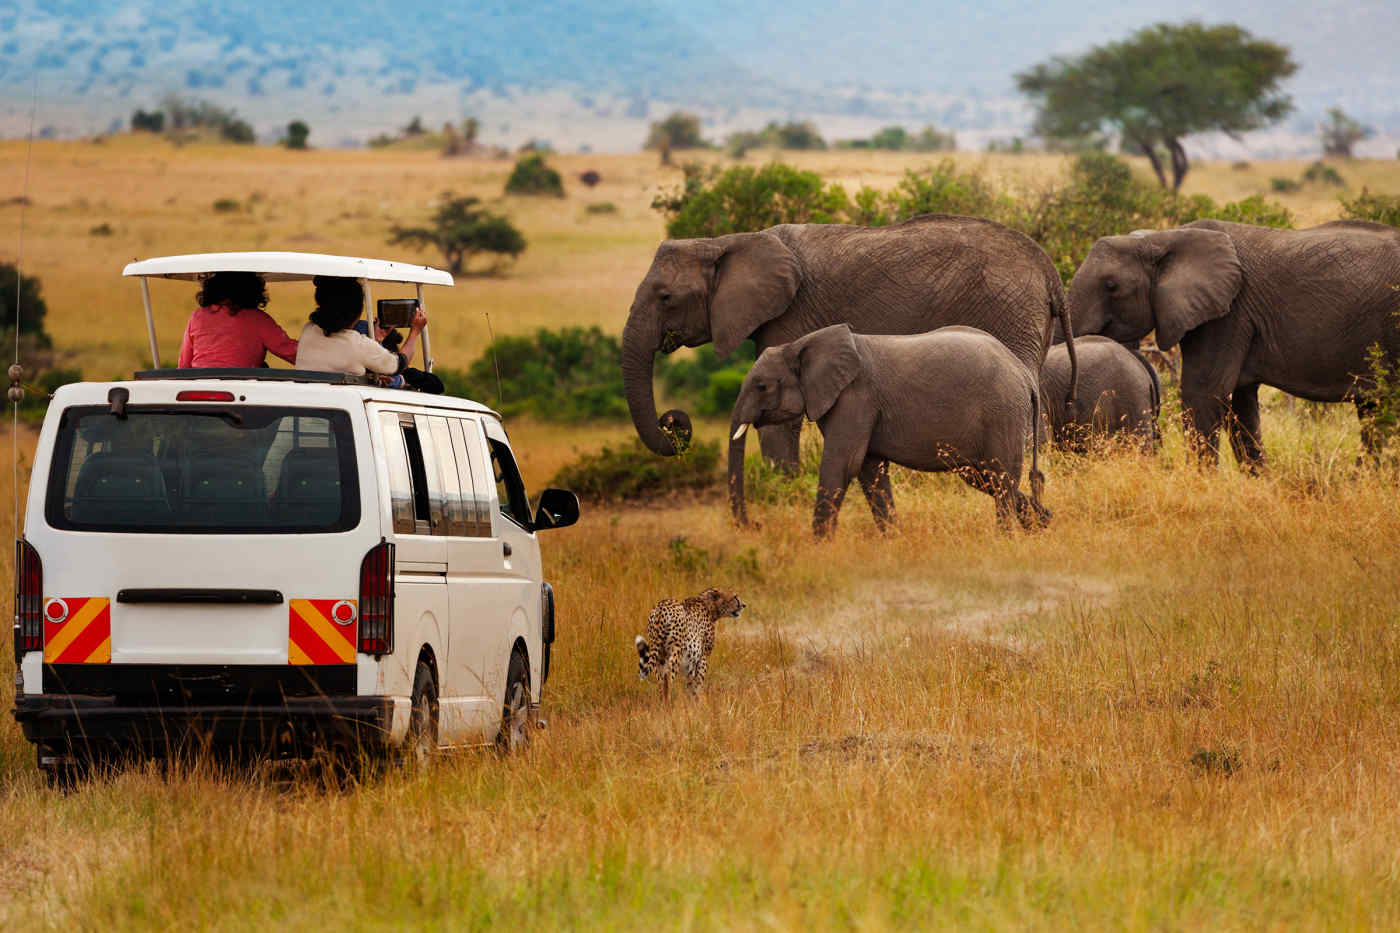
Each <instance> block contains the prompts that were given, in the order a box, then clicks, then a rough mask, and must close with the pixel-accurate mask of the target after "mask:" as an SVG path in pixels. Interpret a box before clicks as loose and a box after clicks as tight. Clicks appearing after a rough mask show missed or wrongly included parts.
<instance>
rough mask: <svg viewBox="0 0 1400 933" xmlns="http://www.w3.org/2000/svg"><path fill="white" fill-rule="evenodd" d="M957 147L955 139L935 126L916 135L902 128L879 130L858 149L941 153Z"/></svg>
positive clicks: (926, 128) (892, 127)
mask: <svg viewBox="0 0 1400 933" xmlns="http://www.w3.org/2000/svg"><path fill="white" fill-rule="evenodd" d="M956 147H957V137H955V136H954V135H953V134H952V133H944V132H942V131H940V130H939V129H938V128H937V127H935V126H926V127H924V128H923V129H922V130H921V131H920V132H919V134H918V135H911V134H910V133H909V131H908V130H906V129H905V128H904V127H902V126H887V127H885V128H884V129H882V130H880V131H879V132H878V133H876V134H875V135H874V136H871V137H870V141H869V142H868V143H867V144H866V145H864V146H859V147H853V148H860V149H867V148H868V149H892V150H896V151H898V150H908V151H910V152H942V151H944V150H946V149H954V148H956Z"/></svg>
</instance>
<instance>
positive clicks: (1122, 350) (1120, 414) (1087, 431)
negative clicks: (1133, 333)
mask: <svg viewBox="0 0 1400 933" xmlns="http://www.w3.org/2000/svg"><path fill="white" fill-rule="evenodd" d="M1075 348H1076V349H1077V350H1078V351H1079V399H1080V401H1079V405H1078V407H1077V411H1075V412H1069V411H1067V410H1065V409H1063V408H1061V407H1059V406H1058V405H1051V406H1048V408H1049V410H1048V411H1047V413H1046V414H1047V415H1048V417H1049V421H1050V437H1051V438H1053V439H1054V441H1055V445H1056V446H1057V447H1060V448H1061V449H1063V450H1075V451H1080V452H1082V451H1083V450H1085V449H1086V447H1087V444H1086V442H1087V441H1088V440H1089V439H1090V438H1091V437H1111V436H1113V435H1116V434H1132V435H1136V436H1137V437H1138V438H1139V439H1140V440H1141V441H1142V444H1143V447H1144V448H1145V449H1148V450H1155V449H1157V447H1158V446H1159V445H1160V443H1161V440H1162V433H1161V430H1160V429H1159V428H1158V425H1157V415H1158V413H1159V412H1160V411H1161V409H1162V383H1161V380H1160V379H1159V378H1158V377H1157V371H1156V370H1155V369H1153V368H1152V364H1151V363H1149V362H1147V360H1146V359H1144V358H1143V357H1142V355H1141V354H1139V353H1138V352H1137V351H1135V350H1131V349H1129V348H1128V347H1125V346H1123V345H1122V344H1120V343H1116V342H1114V341H1112V340H1109V339H1108V338H1107V337H1099V336H1087V337H1080V338H1079V339H1078V340H1077V341H1076V342H1075ZM1069 378H1070V363H1069V350H1068V348H1067V347H1066V346H1065V345H1064V344H1062V343H1057V344H1055V345H1054V346H1052V347H1051V348H1050V351H1049V352H1048V353H1046V354H1045V365H1044V366H1042V367H1041V368H1040V397H1041V398H1063V397H1064V392H1065V389H1066V388H1067V387H1068V386H1069ZM1071 415H1073V417H1071Z"/></svg>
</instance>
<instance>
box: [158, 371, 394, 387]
mask: <svg viewBox="0 0 1400 933" xmlns="http://www.w3.org/2000/svg"><path fill="white" fill-rule="evenodd" d="M136 378H137V379H138V380H140V381H146V380H155V379H252V380H256V381H258V382H318V383H328V384H330V385H345V386H374V385H378V384H379V383H377V382H375V381H374V379H373V378H371V377H370V376H352V375H350V374H348V373H325V372H318V371H316V370H312V369H268V368H266V367H254V368H250V369H222V368H217V369H216V368H210V369H138V370H137V371H136Z"/></svg>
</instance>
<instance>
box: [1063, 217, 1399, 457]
mask: <svg viewBox="0 0 1400 933" xmlns="http://www.w3.org/2000/svg"><path fill="white" fill-rule="evenodd" d="M1396 284H1400V231H1397V230H1396V229H1395V228H1394V227H1390V226H1387V225H1385V224H1374V223H1366V222H1362V221H1350V220H1339V221H1333V222H1332V223H1326V224H1321V225H1319V226H1316V227H1309V228H1307V229H1305V230H1278V229H1274V228H1270V227H1253V226H1249V225H1247V224H1235V223H1226V222H1224V221H1219V220H1198V221H1196V222H1195V223H1191V224H1187V225H1186V226H1184V227H1178V228H1175V229H1173V230H1160V231H1139V232H1137V233H1134V234H1130V235H1127V236H1110V237H1104V238H1103V239H1101V240H1099V241H1098V242H1097V243H1095V244H1094V247H1093V249H1091V250H1090V251H1089V255H1088V256H1087V257H1086V258H1085V260H1084V263H1083V265H1081V266H1080V267H1079V271H1078V272H1076V273H1075V276H1074V280H1073V282H1071V283H1070V289H1069V303H1070V312H1071V320H1072V321H1073V329H1074V332H1075V333H1076V334H1102V335H1104V336H1105V337H1109V338H1112V339H1113V340H1117V341H1119V342H1121V343H1129V344H1132V343H1135V342H1136V341H1137V340H1139V339H1141V338H1142V337H1144V336H1145V335H1146V334H1147V333H1148V332H1149V331H1154V330H1155V331H1156V333H1157V346H1158V347H1159V348H1160V349H1162V350H1170V349H1171V348H1172V347H1174V346H1175V345H1176V344H1177V343H1178V342H1180V344H1181V403H1182V408H1183V414H1184V417H1185V420H1186V427H1187V435H1188V437H1190V438H1191V440H1192V444H1193V448H1194V449H1195V450H1196V451H1197V452H1198V453H1199V454H1200V455H1201V456H1202V457H1203V458H1204V459H1205V460H1206V461H1207V462H1210V463H1214V462H1215V461H1216V458H1217V450H1216V444H1217V438H1218V434H1219V431H1220V426H1221V424H1222V423H1224V422H1225V421H1226V420H1227V417H1226V416H1227V414H1228V415H1229V416H1230V417H1229V419H1228V421H1229V427H1228V430H1229V435H1230V442H1231V446H1232V447H1233V448H1234V451H1235V456H1236V458H1237V459H1238V460H1239V461H1240V463H1241V464H1242V465H1244V466H1245V467H1246V468H1247V469H1250V470H1254V469H1257V468H1258V467H1260V466H1262V465H1263V463H1264V453H1263V448H1262V445H1261V436H1260V432H1259V394H1258V393H1259V386H1261V385H1270V386H1274V387H1275V388H1278V389H1282V390H1283V391H1285V392H1288V393H1289V394H1291V395H1296V396H1299V397H1300V398H1305V399H1311V400H1313V401H1318V402H1340V401H1346V400H1348V399H1351V400H1354V401H1355V403H1356V406H1357V411H1358V414H1360V415H1361V416H1363V424H1364V416H1365V415H1366V413H1367V412H1368V410H1369V409H1370V408H1371V407H1372V406H1374V404H1375V403H1374V402H1373V401H1372V400H1370V399H1369V398H1368V395H1367V392H1368V390H1369V389H1371V388H1372V386H1373V383H1372V380H1371V378H1370V373H1369V366H1368V364H1367V351H1368V348H1369V347H1371V346H1373V345H1380V347H1381V348H1382V349H1383V350H1384V351H1385V352H1386V354H1387V356H1388V357H1389V358H1390V359H1392V360H1393V359H1396V358H1397V355H1400V327H1398V326H1397V322H1396V320H1395V308H1396V304H1397V302H1396V294H1395V290H1394V287H1393V286H1395V285H1396ZM1363 440H1364V441H1365V442H1366V443H1367V446H1368V447H1370V446H1371V445H1372V438H1371V437H1370V435H1369V433H1368V432H1365V431H1364V430H1363Z"/></svg>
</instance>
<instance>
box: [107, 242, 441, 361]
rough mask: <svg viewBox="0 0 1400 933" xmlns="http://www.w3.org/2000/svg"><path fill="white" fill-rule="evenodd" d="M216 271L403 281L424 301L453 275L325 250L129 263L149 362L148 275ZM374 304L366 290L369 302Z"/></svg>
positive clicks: (293, 278) (156, 352) (154, 353)
mask: <svg viewBox="0 0 1400 933" xmlns="http://www.w3.org/2000/svg"><path fill="white" fill-rule="evenodd" d="M215 272H256V273H257V274H259V275H261V276H262V277H263V278H264V279H266V280H267V281H269V282H306V281H309V280H311V279H313V278H315V277H316V276H318V275H329V276H337V277H340V278H347V279H360V280H361V281H364V282H366V283H369V282H400V283H405V284H409V285H416V286H417V287H418V300H419V302H420V303H421V302H422V300H423V286H424V285H451V284H452V276H451V274H449V273H447V272H443V271H442V270H441V269H434V268H432V267H431V266H418V265H413V264H412V263H406V262H392V261H390V260H387V259H360V258H358V257H355V256H327V255H325V254H323V253H290V252H261V253H192V254H190V255H188V256H159V257H157V258H155V259H143V260H140V261H138V262H129V263H127V264H126V268H124V269H122V275H123V276H137V277H139V278H140V279H141V298H142V300H143V301H144V302H145V305H146V331H147V334H148V335H149V337H150V340H151V364H152V365H153V366H154V367H155V368H156V369H159V368H160V349H159V347H157V345H156V324H155V318H154V316H153V315H152V314H151V292H150V289H149V287H148V286H147V284H146V282H147V280H148V279H151V278H157V279H181V280H184V281H187V282H199V281H202V280H204V279H206V278H208V277H209V276H210V275H212V274H213V273H215ZM369 303H370V295H369V289H368V288H366V289H365V307H366V308H368V307H369ZM428 348H429V344H428V332H427V329H426V328H425V329H424V331H423V359H424V361H425V367H424V368H425V369H427V370H428V371H429V372H432V368H433V358H432V355H431V354H430V353H429V349H428Z"/></svg>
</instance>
